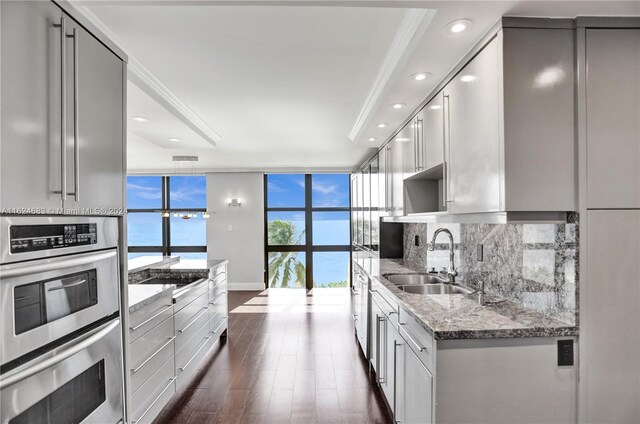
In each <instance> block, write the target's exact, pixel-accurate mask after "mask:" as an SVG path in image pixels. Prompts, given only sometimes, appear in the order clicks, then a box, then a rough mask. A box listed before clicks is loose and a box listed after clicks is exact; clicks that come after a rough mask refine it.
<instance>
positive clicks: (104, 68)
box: [64, 20, 126, 215]
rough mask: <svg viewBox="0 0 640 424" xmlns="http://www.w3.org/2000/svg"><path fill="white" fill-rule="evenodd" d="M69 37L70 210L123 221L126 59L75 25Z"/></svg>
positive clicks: (72, 26)
mask: <svg viewBox="0 0 640 424" xmlns="http://www.w3.org/2000/svg"><path fill="white" fill-rule="evenodd" d="M67 33H68V34H69V36H71V37H72V38H68V39H67V40H68V41H67V42H68V44H67V49H68V51H69V54H68V55H67V69H68V74H69V83H68V88H69V90H68V94H67V98H68V112H67V117H68V118H69V119H68V121H67V122H68V123H67V127H68V131H67V140H66V142H67V149H66V154H67V164H68V165H67V176H66V178H67V187H68V193H69V194H68V196H67V199H66V200H65V202H64V207H65V209H71V210H72V211H79V212H78V213H79V214H81V215H122V213H123V209H124V192H123V190H122V187H123V184H124V176H125V175H126V169H125V168H124V163H125V161H124V114H123V107H124V106H123V105H124V100H123V99H124V89H125V87H124V84H126V75H125V68H124V66H123V62H122V59H120V58H119V57H118V56H116V55H115V54H114V53H113V52H112V51H111V50H109V49H108V48H107V47H105V46H104V45H103V44H102V43H101V42H100V41H98V40H97V39H96V38H95V37H94V36H93V35H91V34H90V33H89V32H87V31H86V30H85V29H84V28H83V27H81V26H80V25H78V24H77V23H75V22H74V21H72V20H70V22H69V25H68V29H67Z"/></svg>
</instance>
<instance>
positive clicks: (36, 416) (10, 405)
mask: <svg viewBox="0 0 640 424" xmlns="http://www.w3.org/2000/svg"><path fill="white" fill-rule="evenodd" d="M121 335H122V334H121V327H120V320H119V319H115V320H112V321H110V322H108V323H105V324H103V325H102V326H100V327H98V328H96V329H94V330H92V331H91V332H89V333H87V334H85V335H83V336H82V337H80V338H77V339H75V340H73V341H71V342H69V343H67V344H65V345H63V346H61V347H59V348H57V349H55V350H54V351H51V352H49V353H47V354H45V355H43V356H40V357H38V358H37V359H34V360H33V361H31V362H29V363H27V364H25V365H23V366H21V367H20V368H17V369H15V370H13V371H11V372H9V373H6V374H5V375H3V376H2V378H0V406H1V408H0V417H1V422H2V423H3V424H9V423H10V424H22V423H29V424H39V423H50V422H60V423H62V422H82V423H83V424H93V423H95V424H107V423H108V424H115V423H118V422H119V421H120V420H122V419H123V416H124V407H123V405H124V403H123V389H122V388H123V377H122V372H123V371H122V337H121Z"/></svg>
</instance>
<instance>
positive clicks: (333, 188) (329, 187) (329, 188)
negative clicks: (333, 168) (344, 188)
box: [313, 181, 338, 194]
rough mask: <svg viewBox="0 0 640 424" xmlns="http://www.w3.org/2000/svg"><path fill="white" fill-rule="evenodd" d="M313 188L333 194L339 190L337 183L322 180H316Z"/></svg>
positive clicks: (323, 192)
mask: <svg viewBox="0 0 640 424" xmlns="http://www.w3.org/2000/svg"><path fill="white" fill-rule="evenodd" d="M313 190H315V191H317V192H320V193H322V194H333V193H335V192H337V191H338V186H337V185H336V184H322V183H321V182H317V181H314V183H313Z"/></svg>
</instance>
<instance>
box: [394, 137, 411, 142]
mask: <svg viewBox="0 0 640 424" xmlns="http://www.w3.org/2000/svg"><path fill="white" fill-rule="evenodd" d="M396 141H409V139H408V138H405V137H398V138H396Z"/></svg>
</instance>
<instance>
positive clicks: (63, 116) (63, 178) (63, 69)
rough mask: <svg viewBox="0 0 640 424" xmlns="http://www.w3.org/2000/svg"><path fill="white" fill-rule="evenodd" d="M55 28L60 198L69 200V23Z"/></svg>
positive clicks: (62, 23)
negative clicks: (58, 45)
mask: <svg viewBox="0 0 640 424" xmlns="http://www.w3.org/2000/svg"><path fill="white" fill-rule="evenodd" d="M54 27H56V28H58V27H59V28H60V196H61V199H62V200H67V154H66V153H67V151H66V147H67V143H66V138H67V23H66V20H65V19H64V16H62V17H61V18H60V23H59V24H54ZM54 193H58V191H55V192H54Z"/></svg>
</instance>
